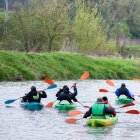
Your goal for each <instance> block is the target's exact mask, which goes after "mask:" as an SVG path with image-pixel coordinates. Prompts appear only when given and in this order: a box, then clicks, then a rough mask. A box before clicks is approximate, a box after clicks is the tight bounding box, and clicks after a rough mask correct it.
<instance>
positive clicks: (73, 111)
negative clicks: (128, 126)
mask: <svg viewBox="0 0 140 140" xmlns="http://www.w3.org/2000/svg"><path fill="white" fill-rule="evenodd" d="M133 105H135V104H134V103H129V104H125V105H123V106H121V107H118V108H116V109H119V108H124V107H129V106H133ZM133 111H134V110H130V114H134V113H133ZM134 112H135V111H134ZM80 114H84V113H83V112H81V111H79V110H71V111H69V113H68V115H69V116H77V115H80Z"/></svg>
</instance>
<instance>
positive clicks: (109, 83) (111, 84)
mask: <svg viewBox="0 0 140 140" xmlns="http://www.w3.org/2000/svg"><path fill="white" fill-rule="evenodd" d="M106 83H107V84H108V85H110V86H113V87H114V86H115V84H114V83H113V82H112V81H111V80H106Z"/></svg>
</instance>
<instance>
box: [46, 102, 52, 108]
mask: <svg viewBox="0 0 140 140" xmlns="http://www.w3.org/2000/svg"><path fill="white" fill-rule="evenodd" d="M53 104H54V102H50V103H48V104H47V105H45V108H52V107H53Z"/></svg>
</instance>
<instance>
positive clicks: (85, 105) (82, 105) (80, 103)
mask: <svg viewBox="0 0 140 140" xmlns="http://www.w3.org/2000/svg"><path fill="white" fill-rule="evenodd" d="M77 102H78V103H79V104H80V105H82V106H83V107H85V108H90V107H89V106H86V105H83V104H82V103H80V102H79V101H78V100H77Z"/></svg>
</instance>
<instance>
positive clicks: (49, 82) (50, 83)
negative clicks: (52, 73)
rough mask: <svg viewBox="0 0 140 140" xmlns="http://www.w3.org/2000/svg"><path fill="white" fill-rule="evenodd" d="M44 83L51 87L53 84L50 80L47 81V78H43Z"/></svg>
mask: <svg viewBox="0 0 140 140" xmlns="http://www.w3.org/2000/svg"><path fill="white" fill-rule="evenodd" d="M44 81H45V82H46V83H48V84H49V85H53V84H54V82H53V81H52V80H51V79H49V78H45V79H44Z"/></svg>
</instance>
